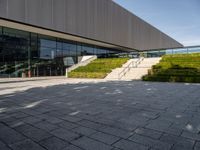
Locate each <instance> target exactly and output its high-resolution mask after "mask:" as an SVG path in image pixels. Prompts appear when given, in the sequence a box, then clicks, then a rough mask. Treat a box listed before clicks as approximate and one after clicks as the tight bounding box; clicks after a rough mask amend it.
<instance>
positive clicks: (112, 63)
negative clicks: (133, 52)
mask: <svg viewBox="0 0 200 150" xmlns="http://www.w3.org/2000/svg"><path fill="white" fill-rule="evenodd" d="M127 61H128V58H101V59H96V60H94V61H92V62H91V63H90V64H88V65H87V66H83V67H79V68H77V69H75V70H73V71H71V72H70V73H69V75H68V76H69V78H99V79H102V78H105V77H106V76H107V74H109V73H110V72H111V71H112V69H115V68H119V67H121V66H122V65H123V64H124V63H126V62H127Z"/></svg>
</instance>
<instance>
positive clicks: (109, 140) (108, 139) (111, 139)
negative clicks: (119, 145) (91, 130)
mask: <svg viewBox="0 0 200 150" xmlns="http://www.w3.org/2000/svg"><path fill="white" fill-rule="evenodd" d="M90 138H92V139H95V140H98V141H101V142H103V143H106V144H108V145H112V144H113V143H115V142H116V141H118V140H119V139H120V138H119V137H116V136H112V135H110V134H105V133H102V132H97V133H95V134H93V135H91V136H90Z"/></svg>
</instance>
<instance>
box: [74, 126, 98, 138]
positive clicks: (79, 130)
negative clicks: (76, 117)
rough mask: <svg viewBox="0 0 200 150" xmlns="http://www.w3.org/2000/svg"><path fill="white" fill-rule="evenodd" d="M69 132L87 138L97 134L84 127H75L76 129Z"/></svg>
mask: <svg viewBox="0 0 200 150" xmlns="http://www.w3.org/2000/svg"><path fill="white" fill-rule="evenodd" d="M71 131H73V132H76V133H78V134H81V135H85V136H89V135H91V134H93V133H95V132H97V131H96V130H93V129H91V128H86V127H77V128H74V129H72V130H71Z"/></svg>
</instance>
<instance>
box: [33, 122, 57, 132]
mask: <svg viewBox="0 0 200 150" xmlns="http://www.w3.org/2000/svg"><path fill="white" fill-rule="evenodd" d="M34 126H35V127H37V128H40V129H43V130H45V131H52V130H54V129H57V128H59V126H58V125H54V124H51V123H49V122H46V121H42V122H39V123H36V124H34Z"/></svg>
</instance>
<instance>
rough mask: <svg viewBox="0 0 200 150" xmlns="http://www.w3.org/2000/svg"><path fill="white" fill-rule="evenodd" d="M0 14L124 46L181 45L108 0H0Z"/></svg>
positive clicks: (151, 47) (148, 47)
mask: <svg viewBox="0 0 200 150" xmlns="http://www.w3.org/2000/svg"><path fill="white" fill-rule="evenodd" d="M0 17H1V18H6V19H9V20H13V21H17V22H21V23H25V24H29V25H33V26H38V27H42V28H46V29H51V30H54V31H58V32H62V33H67V34H73V35H75V36H81V37H85V38H88V39H93V40H96V41H101V42H105V43H110V44H113V45H116V46H121V47H125V48H128V49H136V50H151V49H162V48H172V47H173V48H174V47H182V45H181V44H180V43H178V42H177V41H175V40H174V39H172V38H170V37H169V36H167V35H166V34H164V33H162V32H161V31H159V30H158V29H156V28H154V27H153V26H151V25H150V24H148V23H146V22H145V21H143V20H142V19H140V18H138V17H137V16H135V15H134V14H132V13H130V12H129V11H127V10H126V9H124V8H122V7H121V6H119V5H118V4H116V3H115V2H113V1H112V0H0Z"/></svg>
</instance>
